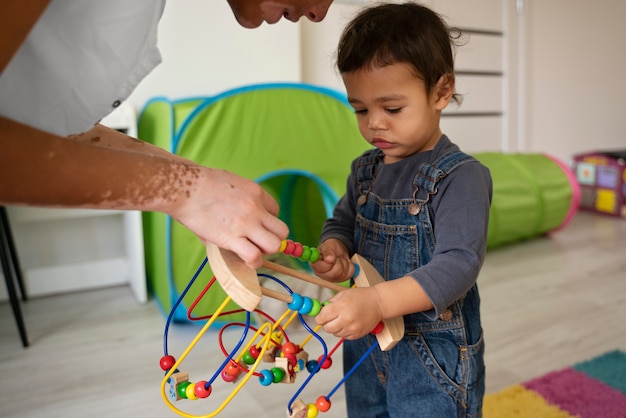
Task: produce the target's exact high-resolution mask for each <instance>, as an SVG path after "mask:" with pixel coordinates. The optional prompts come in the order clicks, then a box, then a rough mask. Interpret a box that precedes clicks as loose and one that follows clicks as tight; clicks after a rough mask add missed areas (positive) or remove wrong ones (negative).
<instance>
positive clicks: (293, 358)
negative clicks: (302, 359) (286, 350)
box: [284, 354, 298, 366]
mask: <svg viewBox="0 0 626 418" xmlns="http://www.w3.org/2000/svg"><path fill="white" fill-rule="evenodd" d="M284 356H285V358H286V359H287V361H288V362H289V364H290V365H291V366H295V365H296V364H297V363H298V358H297V357H296V356H295V354H284Z"/></svg>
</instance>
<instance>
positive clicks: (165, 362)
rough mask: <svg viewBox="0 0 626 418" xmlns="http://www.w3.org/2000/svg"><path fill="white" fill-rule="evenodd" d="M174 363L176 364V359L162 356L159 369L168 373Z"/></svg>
mask: <svg viewBox="0 0 626 418" xmlns="http://www.w3.org/2000/svg"><path fill="white" fill-rule="evenodd" d="M174 363H176V359H175V358H174V357H173V356H163V357H161V362H160V365H161V369H162V370H164V371H168V370H169V369H171V368H172V366H174Z"/></svg>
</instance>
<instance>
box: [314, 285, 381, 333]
mask: <svg viewBox="0 0 626 418" xmlns="http://www.w3.org/2000/svg"><path fill="white" fill-rule="evenodd" d="M382 319H383V315H382V312H381V310H380V297H379V294H378V291H377V290H376V289H375V288H373V287H362V288H351V289H346V290H343V291H341V292H339V293H337V294H336V295H335V296H333V297H332V298H331V299H330V303H329V304H327V305H326V306H324V308H322V310H321V311H320V313H319V314H318V315H317V316H316V317H315V322H316V323H317V324H318V325H322V326H323V327H324V331H326V332H329V333H331V334H333V335H334V336H336V337H339V338H345V339H347V340H356V339H357V338H361V337H363V336H364V335H366V334H368V333H370V332H372V330H374V328H375V327H376V326H377V325H378V323H379V322H380V321H382Z"/></svg>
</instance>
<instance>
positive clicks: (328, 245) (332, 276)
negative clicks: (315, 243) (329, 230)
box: [311, 238, 354, 282]
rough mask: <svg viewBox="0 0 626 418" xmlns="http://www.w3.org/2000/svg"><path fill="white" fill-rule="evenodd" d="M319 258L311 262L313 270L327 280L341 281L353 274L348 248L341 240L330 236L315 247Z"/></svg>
mask: <svg viewBox="0 0 626 418" xmlns="http://www.w3.org/2000/svg"><path fill="white" fill-rule="evenodd" d="M317 249H318V251H319V252H320V258H319V260H318V261H316V262H315V263H312V264H311V268H312V269H313V272H315V274H316V275H317V276H319V277H321V278H322V279H324V280H328V281H329V282H343V281H345V280H348V279H349V278H351V277H352V275H353V274H354V265H353V264H352V262H351V261H350V256H349V254H348V250H347V249H346V247H345V246H344V245H343V243H342V242H341V241H339V240H338V239H335V238H330V239H328V240H326V241H324V242H323V243H321V244H320V246H319V247H318V248H317Z"/></svg>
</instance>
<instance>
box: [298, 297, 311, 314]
mask: <svg viewBox="0 0 626 418" xmlns="http://www.w3.org/2000/svg"><path fill="white" fill-rule="evenodd" d="M312 307H313V301H312V300H311V298H310V297H308V296H305V297H304V303H303V304H302V307H301V308H300V309H298V313H299V314H302V315H306V314H308V313H309V312H311V308H312Z"/></svg>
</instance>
